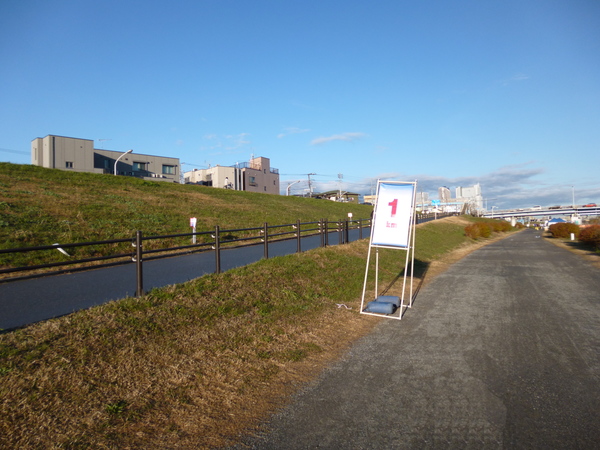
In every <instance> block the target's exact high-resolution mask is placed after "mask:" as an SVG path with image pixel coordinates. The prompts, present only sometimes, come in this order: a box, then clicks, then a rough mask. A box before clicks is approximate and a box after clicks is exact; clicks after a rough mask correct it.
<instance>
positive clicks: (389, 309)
mask: <svg viewBox="0 0 600 450" xmlns="http://www.w3.org/2000/svg"><path fill="white" fill-rule="evenodd" d="M365 311H368V312H373V313H379V314H393V313H394V311H396V306H395V305H394V304H393V303H390V302H378V301H376V300H374V301H372V302H369V303H368V304H367V308H366V309H365Z"/></svg>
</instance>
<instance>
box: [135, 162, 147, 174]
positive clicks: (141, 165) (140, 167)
mask: <svg viewBox="0 0 600 450" xmlns="http://www.w3.org/2000/svg"><path fill="white" fill-rule="evenodd" d="M147 169H148V163H145V162H135V161H134V162H133V170H134V172H136V171H137V172H141V171H142V170H147Z"/></svg>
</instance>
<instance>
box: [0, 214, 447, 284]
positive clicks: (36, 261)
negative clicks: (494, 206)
mask: <svg viewBox="0 0 600 450" xmlns="http://www.w3.org/2000/svg"><path fill="white" fill-rule="evenodd" d="M448 215H454V214H435V215H434V214H430V215H419V216H418V217H417V223H422V222H427V221H429V220H435V219H438V218H442V217H445V216H448ZM370 226H371V219H354V220H350V219H345V220H338V221H329V220H328V219H321V220H319V221H316V222H300V220H298V221H296V222H295V223H290V224H283V225H269V224H267V223H264V224H263V226H261V227H252V228H238V229H221V228H220V227H219V226H218V225H217V226H216V227H215V228H214V230H211V231H203V232H191V233H180V234H170V235H163V236H144V235H143V233H142V232H141V231H137V232H136V233H135V235H134V236H133V237H132V238H122V239H112V240H106V241H93V242H81V243H70V244H59V243H56V244H52V245H43V246H37V247H23V248H12V249H0V283H7V282H11V281H18V280H26V279H32V278H39V277H45V276H48V275H58V274H62V273H72V272H77V271H83V270H90V269H96V268H102V267H110V266H117V265H124V264H135V265H136V276H137V284H136V295H138V296H139V295H142V294H143V262H144V261H150V260H155V259H161V258H170V257H173V256H179V255H186V254H191V253H196V252H210V251H213V252H214V254H215V272H216V273H220V272H221V250H223V249H230V248H238V247H246V246H251V245H260V244H262V245H263V246H264V258H268V257H269V244H272V243H275V242H279V241H285V240H292V239H295V240H296V242H297V245H296V252H301V251H302V238H305V237H309V236H316V235H318V236H320V244H319V245H320V246H321V247H326V246H328V245H330V238H331V237H332V236H334V238H335V237H337V244H345V243H348V242H349V241H350V239H349V232H350V230H358V239H363V238H365V237H368V236H366V235H363V234H365V233H364V231H365V230H369V229H370ZM333 244H335V243H333ZM44 252H46V253H44ZM47 252H52V253H53V255H52V256H50V255H48V253H47ZM24 254H27V257H23V255H24ZM23 261H26V264H22V262H23ZM48 261H50V262H48Z"/></svg>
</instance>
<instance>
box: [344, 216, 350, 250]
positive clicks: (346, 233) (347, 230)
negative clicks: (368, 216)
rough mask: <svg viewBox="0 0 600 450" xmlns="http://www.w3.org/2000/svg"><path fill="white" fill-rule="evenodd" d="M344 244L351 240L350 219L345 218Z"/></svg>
mask: <svg viewBox="0 0 600 450" xmlns="http://www.w3.org/2000/svg"><path fill="white" fill-rule="evenodd" d="M344 241H345V242H344V244H347V243H348V242H350V222H349V221H348V219H346V220H344Z"/></svg>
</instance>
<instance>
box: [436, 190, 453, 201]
mask: <svg viewBox="0 0 600 450" xmlns="http://www.w3.org/2000/svg"><path fill="white" fill-rule="evenodd" d="M438 196H439V197H440V202H441V203H450V200H451V199H452V194H451V193H450V189H448V188H447V187H446V186H442V187H439V188H438Z"/></svg>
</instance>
